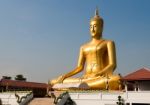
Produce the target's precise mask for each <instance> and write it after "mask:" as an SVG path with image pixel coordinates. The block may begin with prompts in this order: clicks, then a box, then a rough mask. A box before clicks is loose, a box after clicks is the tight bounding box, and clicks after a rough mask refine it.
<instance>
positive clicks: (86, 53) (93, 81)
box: [49, 10, 120, 90]
mask: <svg viewBox="0 0 150 105" xmlns="http://www.w3.org/2000/svg"><path fill="white" fill-rule="evenodd" d="M102 31H103V19H102V18H101V17H100V16H99V14H98V10H96V12H95V16H94V17H93V18H92V19H91V21H90V33H91V41H90V42H88V43H86V44H84V45H82V46H81V47H80V53H79V59H78V65H77V68H75V69H74V70H73V71H71V72H69V73H67V74H64V75H62V76H60V77H58V78H57V79H54V80H51V81H50V83H49V84H51V85H55V84H58V83H63V84H67V83H71V84H73V83H81V82H84V83H87V84H88V86H89V87H90V89H100V90H105V89H106V87H107V85H109V90H119V82H118V81H120V76H119V75H113V72H114V70H115V68H116V52H115V44H114V42H113V41H111V40H106V39H103V38H102ZM84 66H86V67H85V70H86V72H85V74H84V75H83V76H82V77H81V78H73V77H71V76H74V75H76V74H77V73H79V72H81V71H83V70H84ZM69 77H70V78H69ZM108 77H109V83H107V84H106V82H108Z"/></svg>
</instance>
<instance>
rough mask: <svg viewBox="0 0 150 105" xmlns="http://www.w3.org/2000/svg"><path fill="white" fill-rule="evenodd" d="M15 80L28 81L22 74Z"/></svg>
mask: <svg viewBox="0 0 150 105" xmlns="http://www.w3.org/2000/svg"><path fill="white" fill-rule="evenodd" d="M15 80H19V81H26V78H24V76H23V75H22V74H18V75H16V77H15Z"/></svg>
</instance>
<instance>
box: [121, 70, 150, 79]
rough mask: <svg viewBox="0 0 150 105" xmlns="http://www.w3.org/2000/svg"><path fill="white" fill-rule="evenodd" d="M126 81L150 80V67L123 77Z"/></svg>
mask: <svg viewBox="0 0 150 105" xmlns="http://www.w3.org/2000/svg"><path fill="white" fill-rule="evenodd" d="M122 80H124V81H135V80H136V81H138V80H150V69H148V68H141V69H139V70H137V71H135V72H132V73H130V74H128V75H126V76H124V77H123V78H122Z"/></svg>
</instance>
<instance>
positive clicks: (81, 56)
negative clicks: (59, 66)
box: [64, 47, 85, 78]
mask: <svg viewBox="0 0 150 105" xmlns="http://www.w3.org/2000/svg"><path fill="white" fill-rule="evenodd" d="M84 64H85V57H84V54H83V48H82V47H81V48H80V53H79V59H78V65H77V67H76V68H75V69H74V70H73V71H71V72H69V73H67V74H65V75H64V78H68V77H71V76H73V75H75V74H77V73H79V72H81V71H82V70H83V68H84Z"/></svg>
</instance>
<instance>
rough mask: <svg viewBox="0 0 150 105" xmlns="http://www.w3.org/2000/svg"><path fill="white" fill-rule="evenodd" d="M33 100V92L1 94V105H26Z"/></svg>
mask: <svg viewBox="0 0 150 105" xmlns="http://www.w3.org/2000/svg"><path fill="white" fill-rule="evenodd" d="M32 98H33V93H32V92H31V91H16V92H3V93H0V99H1V105H26V103H27V102H29V101H30V100H31V99H32Z"/></svg>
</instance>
